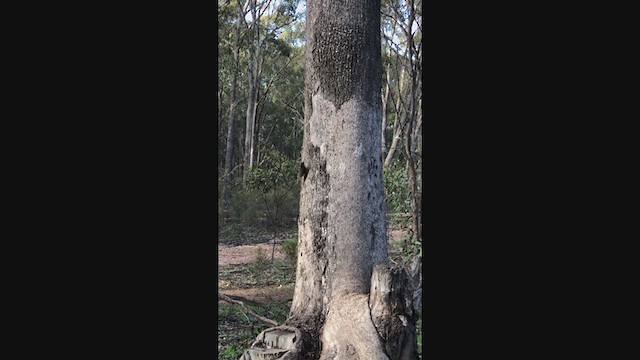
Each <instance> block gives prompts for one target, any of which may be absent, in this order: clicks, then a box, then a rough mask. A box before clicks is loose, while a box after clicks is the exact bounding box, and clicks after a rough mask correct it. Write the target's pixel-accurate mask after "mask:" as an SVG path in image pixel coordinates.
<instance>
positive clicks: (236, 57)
mask: <svg viewBox="0 0 640 360" xmlns="http://www.w3.org/2000/svg"><path fill="white" fill-rule="evenodd" d="M241 17H242V11H241V9H240V7H238V24H237V25H236V33H235V49H234V53H233V76H232V78H231V98H230V99H229V129H228V131H227V149H226V153H225V160H224V180H223V186H222V199H223V206H224V209H225V210H227V209H228V208H229V202H230V196H229V187H230V186H231V169H232V168H233V147H234V142H235V136H236V106H237V100H236V97H237V94H236V93H237V87H238V70H239V69H238V65H239V62H240V23H241V21H242V19H241Z"/></svg>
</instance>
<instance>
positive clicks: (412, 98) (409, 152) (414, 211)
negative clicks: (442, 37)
mask: <svg viewBox="0 0 640 360" xmlns="http://www.w3.org/2000/svg"><path fill="white" fill-rule="evenodd" d="M414 20H415V8H414V3H413V0H411V2H410V8H409V29H411V26H412V24H413V21H414ZM408 40H409V41H408V44H407V46H408V49H409V64H410V67H411V88H410V93H409V102H410V103H409V123H408V126H407V127H406V129H405V155H406V157H407V175H408V177H409V190H410V192H411V215H412V216H411V217H412V226H411V227H412V230H413V241H414V242H418V241H419V240H420V239H421V238H422V234H421V232H422V229H421V228H420V226H421V213H420V212H421V205H420V194H419V193H418V182H417V179H416V166H415V159H414V158H415V156H414V152H413V149H414V147H413V146H412V139H413V138H414V132H413V127H414V124H415V123H416V121H415V120H416V97H417V94H416V88H417V79H416V75H417V74H416V64H415V60H414V59H413V37H411V36H409V38H408Z"/></svg>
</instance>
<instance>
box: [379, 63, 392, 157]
mask: <svg viewBox="0 0 640 360" xmlns="http://www.w3.org/2000/svg"><path fill="white" fill-rule="evenodd" d="M389 71H390V66H389V65H387V79H386V80H387V81H386V85H385V89H384V94H382V135H381V139H380V140H381V142H382V157H383V158H384V157H385V155H386V154H387V145H386V139H385V136H384V135H385V129H386V128H387V102H388V101H389V91H390V90H391V86H389V81H390V75H389Z"/></svg>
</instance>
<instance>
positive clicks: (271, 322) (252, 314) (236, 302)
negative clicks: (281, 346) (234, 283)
mask: <svg viewBox="0 0 640 360" xmlns="http://www.w3.org/2000/svg"><path fill="white" fill-rule="evenodd" d="M218 296H219V297H220V299H222V300H224V301H226V302H228V303H231V304H236V305H240V306H242V308H244V309H245V310H246V311H247V313H249V315H251V316H253V317H255V318H256V319H258V320H261V321H263V322H266V323H267V324H271V325H273V326H278V323H277V322H275V321H274V320H271V319H267V318H266V317H264V316H260V315H258V314H256V313H255V312H253V311H251V310H250V309H249V308H247V307H246V306H245V304H244V303H243V302H242V301H240V300H234V299H232V298H230V297H229V296H227V295H225V294H223V293H220V292H219V293H218Z"/></svg>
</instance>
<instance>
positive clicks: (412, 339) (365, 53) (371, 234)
mask: <svg viewBox="0 0 640 360" xmlns="http://www.w3.org/2000/svg"><path fill="white" fill-rule="evenodd" d="M306 19H307V24H306V26H307V29H306V33H307V36H308V38H307V44H306V54H305V125H304V138H303V145H302V146H303V148H302V163H301V165H300V175H301V177H300V181H301V195H300V217H299V219H298V239H299V240H298V263H297V270H296V284H295V291H294V297H293V303H292V306H291V310H290V313H289V318H288V319H287V320H286V321H285V324H284V325H283V326H278V327H274V328H270V329H267V330H265V331H264V332H262V333H261V334H260V335H258V337H257V339H256V341H255V342H254V343H253V345H252V348H250V349H248V350H246V351H245V353H244V355H243V356H242V358H241V359H244V360H249V359H254V360H255V359H281V360H292V359H322V360H329V359H346V360H352V359H353V360H355V359H359V360H365V359H366V360H389V359H394V360H395V359H417V346H416V334H415V320H416V313H415V311H414V309H413V305H412V301H411V299H412V296H413V294H412V291H413V288H412V286H411V283H410V281H409V277H408V276H407V274H406V272H405V271H404V270H403V269H399V268H394V267H391V266H389V265H388V264H389V262H388V253H387V235H386V218H385V208H384V188H383V181H382V155H381V147H380V136H381V119H380V116H381V96H380V90H381V89H380V88H381V59H380V57H381V51H380V2H379V0H373V1H372V0H346V1H338V0H326V1H319V0H308V2H307V13H306Z"/></svg>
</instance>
